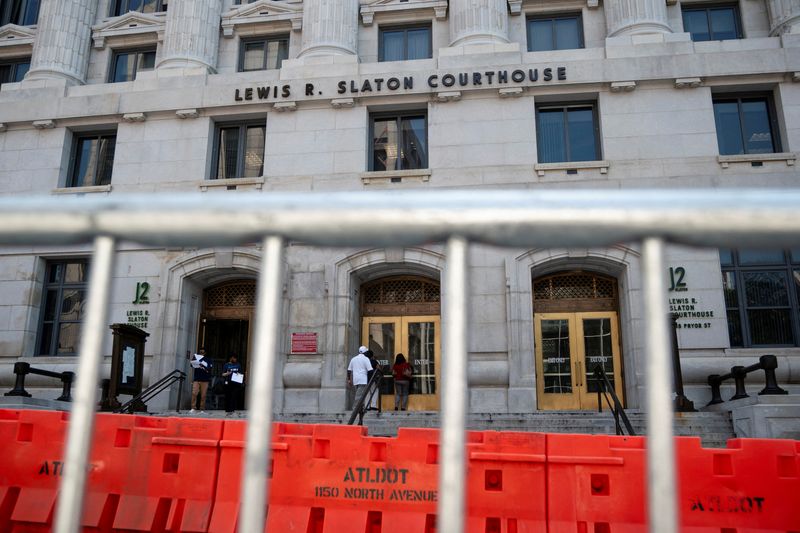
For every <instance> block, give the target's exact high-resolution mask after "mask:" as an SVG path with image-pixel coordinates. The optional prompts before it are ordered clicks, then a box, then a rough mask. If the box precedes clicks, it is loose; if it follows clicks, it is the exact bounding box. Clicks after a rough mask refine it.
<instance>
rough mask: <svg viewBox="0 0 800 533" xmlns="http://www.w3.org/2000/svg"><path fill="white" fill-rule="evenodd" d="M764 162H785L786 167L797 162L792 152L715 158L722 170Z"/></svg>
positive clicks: (795, 155)
mask: <svg viewBox="0 0 800 533" xmlns="http://www.w3.org/2000/svg"><path fill="white" fill-rule="evenodd" d="M765 161H785V162H786V166H787V167H793V166H794V164H795V162H796V161H797V154H796V153H794V152H778V153H775V154H737V155H719V156H717V162H718V163H719V164H720V166H721V167H722V168H728V167H729V166H730V165H731V164H732V163H733V164H735V163H763V162H765Z"/></svg>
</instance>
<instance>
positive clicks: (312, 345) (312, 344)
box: [292, 333, 317, 354]
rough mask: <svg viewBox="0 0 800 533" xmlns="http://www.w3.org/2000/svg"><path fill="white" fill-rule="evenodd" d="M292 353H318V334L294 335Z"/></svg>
mask: <svg viewBox="0 0 800 533" xmlns="http://www.w3.org/2000/svg"><path fill="white" fill-rule="evenodd" d="M292 353H295V354H303V353H317V334H316V333H292Z"/></svg>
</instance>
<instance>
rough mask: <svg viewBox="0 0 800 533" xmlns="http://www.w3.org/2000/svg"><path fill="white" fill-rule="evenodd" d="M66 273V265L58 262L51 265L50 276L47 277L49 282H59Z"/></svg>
mask: <svg viewBox="0 0 800 533" xmlns="http://www.w3.org/2000/svg"><path fill="white" fill-rule="evenodd" d="M63 275H64V265H62V264H59V263H56V264H54V265H51V266H50V277H49V278H47V282H48V283H58V281H59V280H61V277H62V276H63Z"/></svg>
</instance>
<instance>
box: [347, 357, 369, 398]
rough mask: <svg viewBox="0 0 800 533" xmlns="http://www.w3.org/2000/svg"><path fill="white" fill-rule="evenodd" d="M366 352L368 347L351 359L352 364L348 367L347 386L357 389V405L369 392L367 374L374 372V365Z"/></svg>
mask: <svg viewBox="0 0 800 533" xmlns="http://www.w3.org/2000/svg"><path fill="white" fill-rule="evenodd" d="M366 351H367V347H366V346H362V347H361V348H359V349H358V355H356V356H355V357H353V358H352V359H350V364H349V365H348V366H347V384H348V385H353V386H354V387H355V388H356V403H358V402H359V401H361V397H362V396H364V393H365V392H366V391H367V383H368V382H369V380H368V379H367V372H370V371H371V370H372V363H370V362H369V359H368V358H367V356H366V355H364V353H365V352H366Z"/></svg>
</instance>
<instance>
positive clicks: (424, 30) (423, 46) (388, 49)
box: [378, 26, 431, 61]
mask: <svg viewBox="0 0 800 533" xmlns="http://www.w3.org/2000/svg"><path fill="white" fill-rule="evenodd" d="M430 58H431V29H430V27H429V26H414V27H403V28H381V30H380V36H379V44H378V61H407V60H410V59H430Z"/></svg>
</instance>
